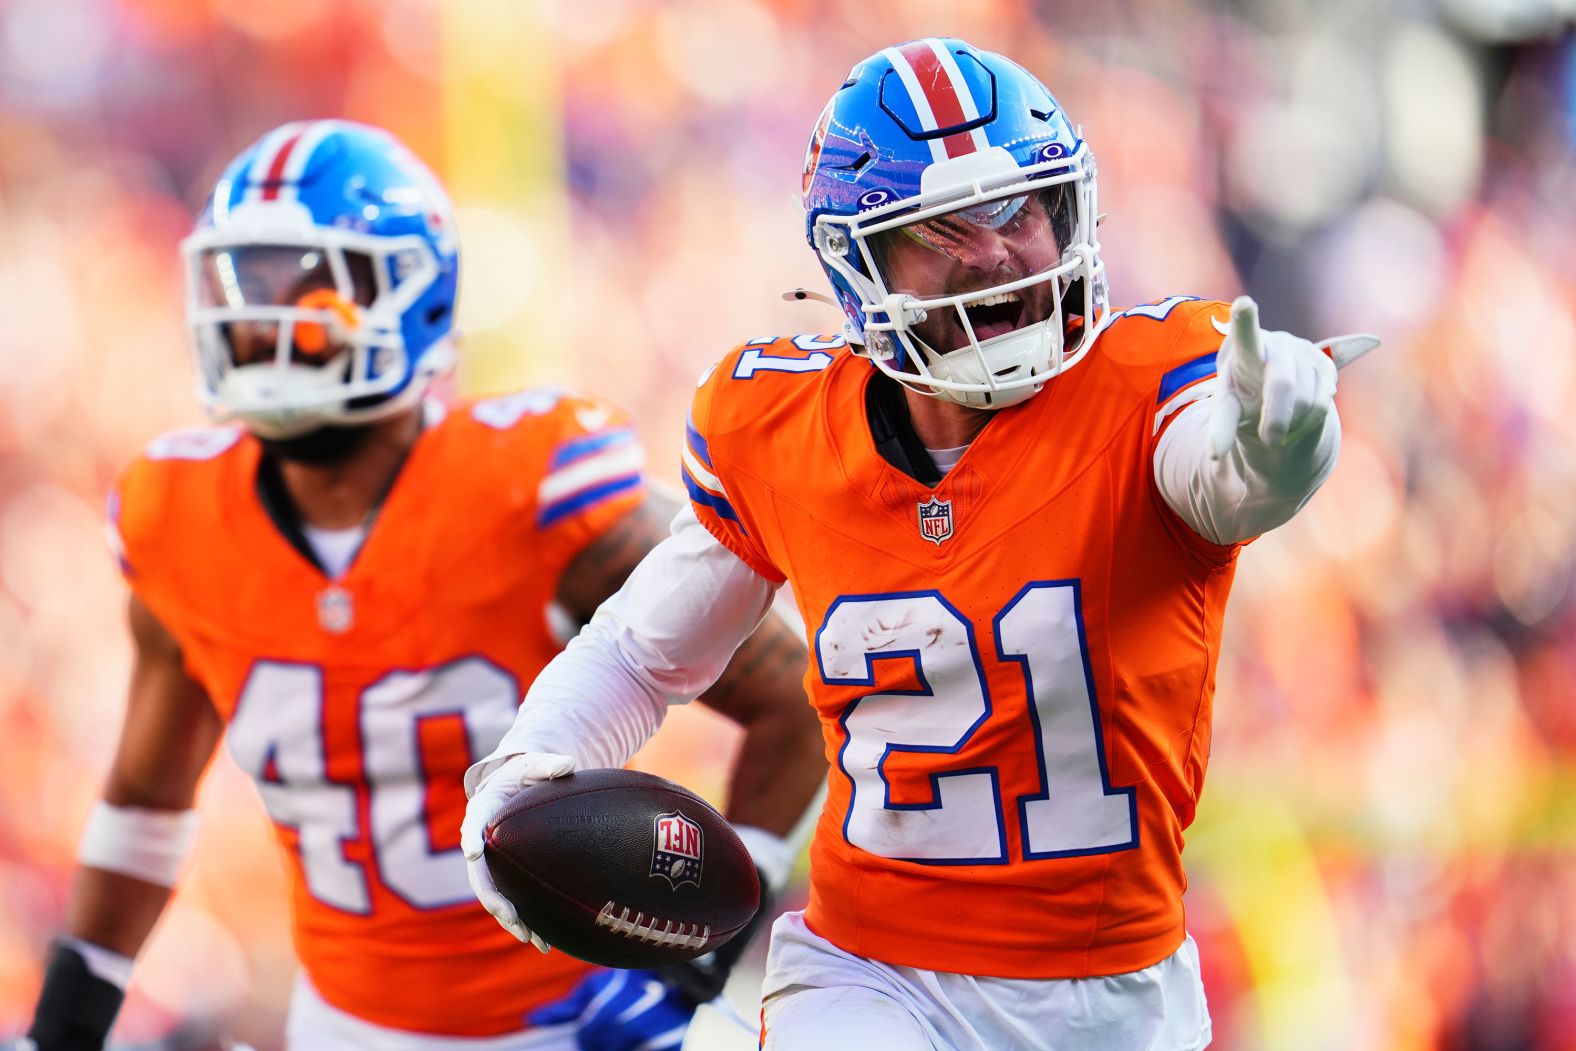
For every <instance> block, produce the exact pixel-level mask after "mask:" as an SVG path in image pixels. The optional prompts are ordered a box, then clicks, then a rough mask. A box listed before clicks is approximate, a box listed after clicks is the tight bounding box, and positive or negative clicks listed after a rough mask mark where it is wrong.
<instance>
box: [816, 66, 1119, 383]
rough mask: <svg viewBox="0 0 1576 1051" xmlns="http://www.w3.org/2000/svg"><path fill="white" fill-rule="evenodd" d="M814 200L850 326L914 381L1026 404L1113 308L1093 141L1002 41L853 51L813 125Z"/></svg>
mask: <svg viewBox="0 0 1576 1051" xmlns="http://www.w3.org/2000/svg"><path fill="white" fill-rule="evenodd" d="M804 204H805V212H806V216H805V223H806V234H807V236H808V237H809V241H810V245H811V247H813V248H814V249H815V251H816V253H817V255H818V256H819V257H820V259H821V265H822V267H823V268H824V269H825V270H826V274H827V277H828V278H830V279H831V282H832V288H833V289H834V291H835V292H836V294H837V299H838V302H839V304H840V305H841V306H842V308H843V312H844V314H845V315H846V316H847V321H846V323H845V324H844V335H845V336H846V337H847V339H848V342H849V343H850V344H851V345H852V346H853V347H854V351H855V353H859V354H862V355H864V356H865V357H868V358H870V359H871V361H872V362H874V363H875V365H876V367H877V368H879V369H880V370H881V371H882V372H884V373H886V374H887V375H889V376H891V377H893V378H894V379H896V380H898V381H899V382H901V383H903V384H905V385H907V386H909V387H911V388H913V389H915V390H917V391H920V392H921V393H925V394H930V395H934V396H937V397H941V398H945V399H948V400H951V401H955V402H958V403H960V404H963V405H970V406H975V407H979V408H1002V407H1004V406H1007V405H1013V404H1016V403H1018V402H1021V401H1023V400H1024V399H1026V398H1028V397H1030V396H1031V395H1033V394H1034V393H1035V392H1036V391H1038V390H1039V389H1040V388H1041V387H1043V386H1044V385H1045V382H1046V381H1047V380H1049V379H1050V378H1051V377H1052V376H1054V375H1056V374H1057V373H1058V372H1060V371H1061V370H1062V369H1065V368H1068V367H1069V366H1071V365H1073V364H1074V363H1076V362H1077V361H1078V360H1079V359H1080V358H1082V357H1083V355H1084V354H1085V353H1086V352H1087V351H1088V349H1089V347H1090V346H1091V345H1092V344H1093V342H1094V339H1095V337H1096V335H1098V333H1099V331H1100V328H1101V327H1102V326H1103V325H1104V324H1105V323H1106V321H1107V318H1108V315H1109V305H1108V300H1107V293H1106V282H1105V269H1104V266H1103V265H1102V264H1101V262H1100V244H1099V240H1098V238H1097V236H1096V233H1095V218H1096V206H1095V164H1094V156H1093V154H1092V153H1090V150H1089V146H1088V144H1087V143H1085V142H1084V141H1083V139H1082V138H1080V137H1079V134H1078V132H1077V130H1076V129H1075V128H1074V127H1073V125H1072V124H1070V123H1069V122H1068V120H1067V117H1066V115H1065V113H1063V111H1062V107H1061V106H1060V105H1059V104H1058V103H1057V101H1056V100H1055V99H1054V98H1052V97H1051V94H1050V92H1049V91H1047V90H1046V89H1045V86H1044V85H1043V84H1041V83H1040V82H1039V81H1038V80H1037V79H1035V77H1034V76H1033V75H1032V74H1030V73H1028V72H1027V71H1026V70H1024V69H1023V68H1022V67H1021V66H1019V65H1017V64H1016V63H1014V62H1012V61H1010V60H1008V59H1006V58H1003V57H1002V56H1001V55H997V54H993V53H992V52H989V51H980V50H978V49H976V48H974V47H972V46H970V45H969V44H967V43H964V42H963V41H961V40H956V39H949V38H929V39H925V40H917V41H913V42H910V43H907V44H900V45H898V46H896V47H890V48H886V49H885V50H883V51H881V52H879V53H877V54H875V55H872V56H871V57H870V58H868V59H866V60H865V61H863V62H861V63H860V64H859V65H857V66H855V67H854V69H853V71H852V72H851V73H849V75H848V79H847V80H846V81H844V83H843V85H842V86H841V87H840V88H838V89H837V92H836V93H835V94H834V95H833V96H832V99H831V101H830V102H828V103H827V105H826V108H825V110H823V111H822V113H821V117H820V120H819V121H818V122H817V124H816V128H815V131H814V132H813V133H812V135H811V138H810V145H809V148H808V150H807V151H806V154H805V162H804Z"/></svg>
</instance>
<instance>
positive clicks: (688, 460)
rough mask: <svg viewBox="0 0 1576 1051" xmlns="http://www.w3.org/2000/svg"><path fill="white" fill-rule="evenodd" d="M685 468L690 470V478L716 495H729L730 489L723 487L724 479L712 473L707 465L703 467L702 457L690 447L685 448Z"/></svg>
mask: <svg viewBox="0 0 1576 1051" xmlns="http://www.w3.org/2000/svg"><path fill="white" fill-rule="evenodd" d="M707 466H710V465H709V464H708V465H707ZM684 469H685V470H686V471H688V472H689V476H690V478H691V479H693V480H694V481H695V483H696V484H697V485H699V486H701V487H702V488H703V489H705V490H706V491H707V492H710V493H711V494H713V495H714V496H721V497H724V498H726V497H727V495H728V490H726V489H724V488H723V487H722V479H721V478H718V477H717V476H716V475H714V474H712V473H711V472H710V471H708V470H707V469H706V467H702V466H701V462H700V458H699V457H697V456H696V455H695V453H694V452H693V451H692V450H691V449H689V448H688V447H686V448H685V449H684Z"/></svg>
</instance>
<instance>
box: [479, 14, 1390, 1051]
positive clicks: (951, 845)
mask: <svg viewBox="0 0 1576 1051" xmlns="http://www.w3.org/2000/svg"><path fill="white" fill-rule="evenodd" d="M1095 186H1096V181H1095V165H1094V158H1093V154H1092V153H1091V151H1090V147H1089V145H1088V143H1086V142H1085V141H1084V140H1083V139H1082V138H1081V136H1080V134H1079V132H1078V131H1077V130H1076V126H1075V125H1074V124H1073V123H1072V122H1071V121H1070V120H1069V118H1068V117H1067V115H1066V113H1065V112H1064V111H1063V110H1062V107H1061V106H1060V105H1059V104H1058V103H1057V101H1056V100H1055V99H1054V98H1053V97H1052V96H1051V95H1050V94H1049V92H1047V91H1046V89H1045V87H1044V86H1043V85H1042V84H1041V83H1040V82H1039V81H1038V80H1036V79H1035V78H1034V77H1033V76H1032V75H1030V74H1029V73H1028V72H1026V71H1025V70H1024V69H1022V68H1021V67H1019V66H1018V65H1016V64H1014V63H1013V62H1011V61H1010V60H1008V59H1006V58H1004V57H1002V56H1000V55H997V54H992V53H989V52H986V51H981V50H978V49H976V48H974V47H972V46H970V45H969V44H967V43H965V42H963V41H961V40H955V39H926V40H917V41H913V42H911V43H906V44H900V45H898V46H895V47H891V48H887V49H885V50H883V51H881V52H879V53H877V54H875V55H872V56H871V57H870V58H868V59H866V60H865V61H864V62H861V63H860V64H859V65H858V66H856V67H855V68H854V70H853V71H852V72H851V73H850V74H849V75H848V77H847V79H846V81H845V82H844V83H843V84H842V86H841V87H839V88H838V89H837V91H836V93H835V94H834V95H833V96H832V99H831V101H830V102H829V103H828V105H827V107H826V109H825V110H824V111H823V113H822V114H821V116H820V119H819V120H818V122H817V123H816V126H815V130H814V132H813V134H812V137H811V141H810V144H809V149H808V151H807V154H806V160H805V168H804V183H803V189H804V203H805V208H806V228H807V232H808V235H809V241H810V244H811V246H812V247H813V248H814V249H815V251H816V253H817V255H818V257H819V259H820V261H821V263H822V264H823V266H824V267H825V270H826V273H827V276H828V277H829V278H830V280H831V285H832V289H833V292H834V293H835V296H836V303H837V304H838V305H840V306H841V307H842V309H843V311H844V312H845V315H846V318H847V321H846V324H845V325H844V329H843V334H842V337H841V338H817V337H806V336H796V337H793V338H782V339H757V340H751V341H750V342H748V343H746V344H744V345H743V346H740V347H738V348H736V349H735V350H734V351H733V352H731V353H730V354H728V355H727V356H725V357H724V358H723V359H722V360H721V362H719V363H718V364H717V365H716V366H715V367H713V368H712V369H711V370H710V371H708V372H707V373H706V375H705V376H703V377H702V381H701V386H700V390H699V392H698V394H697V395H696V397H695V400H694V408H693V413H692V415H691V418H690V421H689V431H688V442H687V446H686V448H685V449H684V466H685V476H684V477H685V482H686V484H687V486H688V489H689V494H690V501H691V504H690V509H689V513H688V514H687V515H685V516H684V518H683V519H682V521H681V522H679V523H678V524H677V526H676V528H675V535H674V536H673V537H672V538H671V539H670V540H667V541H665V542H664V543H663V544H662V545H661V546H659V547H658V548H657V549H656V550H655V551H654V552H652V553H651V555H649V556H648V557H647V558H646V560H645V561H644V562H643V563H642V564H641V565H640V566H639V567H637V568H636V570H635V572H634V573H633V574H632V575H631V577H630V579H629V580H628V582H626V584H625V585H624V587H623V589H622V590H621V591H620V592H619V593H618V594H617V595H615V596H614V597H613V598H612V599H610V600H609V601H608V602H607V603H606V604H604V605H603V607H602V609H601V610H600V611H598V613H597V614H596V616H595V617H594V618H593V619H592V621H591V624H590V625H589V627H588V628H587V629H586V630H585V631H584V632H583V633H582V634H581V635H580V636H579V638H577V639H576V640H575V641H574V642H573V643H571V644H570V646H569V647H568V648H567V649H566V650H565V652H564V653H563V654H562V655H560V656H559V657H557V658H556V659H555V660H554V661H553V662H552V663H551V664H550V665H549V666H548V667H547V669H546V670H545V671H544V672H543V673H542V675H540V676H538V678H537V680H536V682H535V683H534V684H533V686H532V688H531V690H530V692H529V694H528V703H527V704H526V705H525V706H524V707H523V708H522V709H521V712H520V715H519V716H518V717H517V719H516V721H515V725H514V727H513V728H512V729H511V730H510V731H509V733H508V734H506V735H505V737H504V740H503V743H502V744H500V746H499V747H498V749H497V750H496V751H495V752H494V754H493V755H492V756H490V757H488V758H487V759H486V760H484V761H483V762H481V763H479V764H478V765H477V766H475V767H473V768H472V769H471V771H470V772H469V773H468V774H467V785H468V786H469V787H470V788H471V790H472V791H473V798H472V800H471V803H470V806H469V809H468V811H467V814H466V819H465V831H464V834H463V835H462V844H463V845H464V847H465V849H466V853H467V856H468V857H473V856H475V855H476V853H477V849H478V848H477V844H478V837H479V833H480V829H481V827H482V826H484V825H485V824H486V822H487V820H488V818H489V817H490V815H491V814H492V813H494V812H495V811H496V810H497V808H498V807H499V806H500V805H501V803H502V802H503V801H504V800H506V799H507V798H508V796H509V795H510V794H511V793H512V792H514V791H515V790H517V789H518V788H519V787H520V786H521V785H522V784H523V783H527V782H529V781H530V780H531V779H532V778H533V777H536V776H538V775H539V774H540V772H541V771H543V770H544V769H548V767H549V763H550V762H557V763H558V764H560V767H565V766H568V765H571V764H578V765H579V766H581V767H585V766H593V765H596V766H601V765H609V766H616V765H618V764H621V763H622V762H623V761H624V760H625V759H626V758H627V756H628V755H629V750H630V749H631V748H632V747H634V746H635V744H636V743H637V742H639V741H641V740H643V739H644V737H645V736H646V735H647V734H649V733H651V732H652V731H653V730H654V729H655V728H656V726H657V724H658V723H659V722H660V720H661V718H662V712H663V708H664V706H665V705H666V703H667V702H668V699H669V697H670V696H672V695H675V694H677V695H679V696H688V695H692V694H695V693H697V692H699V691H700V690H702V689H704V688H705V687H706V686H707V684H708V683H710V682H711V680H712V678H713V677H714V676H715V675H717V674H718V673H719V672H720V671H721V669H722V667H723V664H724V661H725V659H726V657H727V654H728V653H729V652H730V650H731V647H732V646H733V645H734V644H735V643H736V642H737V641H738V640H739V639H740V638H741V637H742V634H743V632H742V630H741V629H740V628H738V627H736V626H734V625H733V623H732V622H731V621H730V620H729V619H728V618H727V617H725V616H723V615H719V614H717V613H714V612H713V611H714V610H719V609H726V610H730V611H731V610H736V609H738V608H740V607H741V606H743V605H746V604H748V607H749V608H750V609H752V610H753V611H757V612H758V611H760V610H763V609H765V608H766V606H767V604H768V603H769V602H770V601H771V599H772V595H773V593H774V592H775V591H776V589H777V588H778V587H779V586H780V585H781V584H782V583H783V582H784V581H788V582H791V583H792V585H793V593H794V595H795V597H796V601H797V602H798V604H799V608H800V610H801V612H802V613H803V616H804V621H805V623H806V624H807V625H809V626H810V628H811V629H812V630H813V635H812V637H811V640H810V642H811V646H810V649H811V651H812V658H813V659H812V663H811V668H810V673H809V675H808V676H807V680H806V682H807V685H808V688H809V692H810V696H811V699H812V702H813V704H814V706H815V708H816V710H817V712H818V713H819V715H820V718H821V721H822V726H823V731H824V734H825V737H826V742H827V754H828V757H829V759H830V760H831V762H832V764H833V768H832V772H831V774H830V790H829V793H828V795H827V799H826V803H825V809H824V811H823V813H822V816H821V819H820V823H819V826H818V827H817V829H816V834H815V839H814V842H813V844H812V847H811V870H810V872H811V876H810V882H811V889H810V901H809V905H808V907H807V908H806V909H805V910H804V911H803V912H802V913H799V912H791V913H788V914H786V915H785V916H783V917H782V918H781V919H780V920H778V922H777V924H776V926H775V927H774V929H773V932H772V945H771V954H770V960H769V964H768V973H767V978H766V985H765V989H764V1005H763V1006H764V1011H763V1021H764V1029H765V1032H764V1036H763V1041H764V1046H765V1047H766V1048H792V1049H815V1048H825V1047H859V1048H862V1049H864V1051H877V1049H899V1048H901V1049H910V1048H968V1049H980V1051H985V1049H994V1048H1004V1047H1014V1048H1044V1049H1050V1048H1070V1047H1076V1048H1080V1049H1084V1051H1088V1049H1106V1048H1111V1049H1115V1048H1149V1049H1186V1048H1197V1047H1203V1046H1204V1045H1205V1044H1206V1043H1208V1041H1209V1038H1210V1022H1209V1014H1208V1011H1207V1008H1206V1005H1205V1000H1204V992H1203V986H1202V984H1201V982H1200V979H1199V965H1198V958H1197V954H1196V951H1195V947H1194V944H1193V942H1192V940H1191V939H1190V938H1189V937H1188V934H1187V931H1186V929H1185V926H1184V922H1183V910H1182V892H1183V888H1184V886H1185V881H1184V877H1183V871H1182V865H1181V850H1182V832H1183V830H1184V829H1185V828H1186V827H1187V826H1188V824H1189V822H1190V821H1191V820H1192V818H1193V813H1194V807H1195V804H1196V801H1197V799H1198V793H1199V791H1200V789H1201V787H1202V784H1203V779H1204V767H1205V763H1206V761H1207V759H1208V755H1209V733H1210V708H1211V696H1212V693H1213V689H1214V675H1215V660H1216V655H1217V654H1218V653H1219V649H1220V636H1221V620H1222V616H1223V613H1224V610H1225V603H1226V595H1227V591H1228V589H1229V588H1230V586H1231V579H1232V573H1233V570H1234V567H1235V564H1236V558H1237V554H1238V551H1239V550H1240V548H1241V546H1242V545H1243V544H1244V543H1245V542H1247V541H1248V540H1250V539H1251V538H1253V537H1255V536H1257V535H1259V534H1261V533H1263V532H1264V531H1266V530H1268V529H1272V528H1274V527H1276V526H1278V525H1280V524H1281V523H1283V522H1285V521H1286V520H1287V519H1289V518H1290V517H1291V516H1292V515H1293V514H1295V513H1296V512H1297V510H1298V509H1299V508H1300V507H1301V506H1302V505H1303V504H1304V502H1305V501H1307V500H1308V498H1309V497H1310V496H1311V495H1312V494H1313V493H1314V491H1315V490H1316V489H1317V488H1318V487H1319V485H1320V483H1321V482H1322V481H1323V480H1324V478H1325V477H1326V476H1327V475H1328V474H1329V473H1330V471H1331V469H1332V468H1333V466H1334V464H1335V459H1336V453H1337V451H1338V449H1339V446H1340V436H1341V431H1340V424H1339V421H1338V419H1337V416H1336V412H1335V405H1334V401H1333V396H1334V394H1335V381H1336V366H1335V364H1334V363H1333V362H1332V360H1331V356H1330V355H1331V354H1332V353H1333V354H1335V355H1338V356H1339V357H1340V358H1342V359H1347V358H1350V357H1352V356H1355V355H1356V354H1357V353H1359V352H1361V351H1363V350H1365V349H1370V348H1371V346H1372V345H1373V344H1374V343H1376V342H1377V341H1375V340H1372V339H1370V338H1364V337H1352V338H1349V339H1347V340H1342V341H1330V343H1329V344H1328V345H1324V346H1315V345H1314V344H1312V343H1310V342H1308V341H1306V340H1304V339H1300V338H1298V337H1297V336H1294V335H1290V334H1287V333H1284V332H1262V331H1260V330H1259V328H1258V325H1257V320H1256V308H1255V307H1253V305H1252V303H1251V301H1248V300H1246V299H1244V300H1242V301H1241V302H1240V303H1239V305H1238V306H1237V307H1235V308H1228V306H1227V305H1226V304H1224V303H1219V302H1206V301H1201V300H1198V299H1195V298H1193V297H1190V296H1174V297H1171V298H1169V299H1165V300H1163V301H1161V302H1157V303H1152V304H1149V305H1145V306H1138V307H1133V308H1130V309H1127V310H1124V311H1112V310H1111V309H1110V308H1109V307H1108V305H1107V293H1106V280H1105V271H1104V267H1103V265H1102V263H1101V259H1100V245H1099V241H1098V237H1097V235H1096V216H1097V212H1096V201H1095ZM804 295H808V293H800V296H801V298H802V297H803V296H804ZM1228 331H1229V333H1230V334H1229V335H1225V333H1226V332H1228ZM1223 336H1224V338H1223ZM845 343H846V346H845ZM1327 352H1329V353H1327ZM702 567H704V568H702ZM675 602H681V603H682V604H683V605H684V606H686V607H687V608H691V609H693V610H695V611H696V612H695V615H694V616H693V617H692V619H691V620H689V622H688V623H687V624H684V625H677V626H676V625H675V623H674V621H673V618H672V616H671V611H672V609H673V608H674V603H675ZM743 619H745V620H747V619H749V618H743ZM588 726H597V727H601V728H602V729H601V730H599V731H596V732H591V733H587V732H585V729H584V728H586V727H588ZM547 754H551V755H553V756H556V757H557V758H554V759H549V758H548V757H547ZM565 757H567V758H565ZM484 904H488V905H489V907H490V908H496V907H497V905H496V903H495V902H494V901H492V900H491V899H486V900H484ZM504 915H505V917H506V918H510V915H509V913H508V912H507V911H505V913H504Z"/></svg>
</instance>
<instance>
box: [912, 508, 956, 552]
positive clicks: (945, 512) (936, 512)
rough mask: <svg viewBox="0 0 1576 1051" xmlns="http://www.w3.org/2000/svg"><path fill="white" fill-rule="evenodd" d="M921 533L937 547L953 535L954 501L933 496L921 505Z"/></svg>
mask: <svg viewBox="0 0 1576 1051" xmlns="http://www.w3.org/2000/svg"><path fill="white" fill-rule="evenodd" d="M919 535H920V536H922V537H924V538H925V539H926V540H929V541H930V542H931V543H932V544H935V545H936V546H937V547H940V546H941V542H942V541H943V540H945V539H947V538H948V537H949V536H951V535H952V501H951V500H937V499H935V498H932V499H931V501H930V502H929V503H926V504H920V505H919Z"/></svg>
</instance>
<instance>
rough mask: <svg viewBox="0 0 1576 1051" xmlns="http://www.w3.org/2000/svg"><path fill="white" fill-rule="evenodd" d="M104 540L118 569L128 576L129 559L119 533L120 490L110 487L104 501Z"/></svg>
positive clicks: (129, 571) (124, 542)
mask: <svg viewBox="0 0 1576 1051" xmlns="http://www.w3.org/2000/svg"><path fill="white" fill-rule="evenodd" d="M104 541H105V543H107V544H108V545H109V550H110V553H111V554H113V555H114V556H115V563H116V564H117V565H119V566H120V571H121V572H122V573H124V574H125V575H127V576H130V575H131V559H129V558H128V557H126V541H125V540H124V539H123V538H122V537H121V535H120V491H119V490H118V489H111V490H110V491H109V497H108V498H107V499H106V500H105V501H104Z"/></svg>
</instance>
